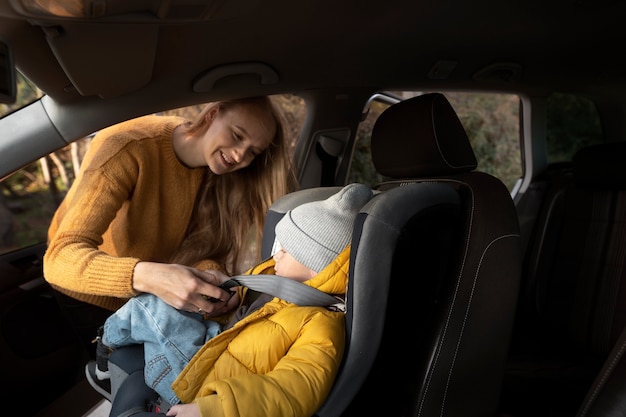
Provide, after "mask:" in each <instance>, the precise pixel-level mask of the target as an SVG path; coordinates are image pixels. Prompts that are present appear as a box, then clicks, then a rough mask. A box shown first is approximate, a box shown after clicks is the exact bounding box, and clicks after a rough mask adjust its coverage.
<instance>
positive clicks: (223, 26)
mask: <svg viewBox="0 0 626 417" xmlns="http://www.w3.org/2000/svg"><path fill="white" fill-rule="evenodd" d="M86 1H90V2H91V3H93V4H96V5H99V7H100V9H98V10H104V12H101V14H103V15H104V16H102V17H99V18H94V19H91V20H80V19H74V20H71V19H68V18H48V17H45V18H44V17H41V16H35V15H32V14H31V15H30V16H27V15H25V14H28V13H25V12H24V11H23V10H24V9H23V7H22V6H21V4H20V3H19V2H18V1H17V0H2V1H1V2H0V38H1V39H3V40H4V41H5V42H7V43H8V44H9V45H10V46H11V47H12V50H13V55H14V58H15V61H16V63H17V67H18V68H19V70H20V71H21V72H22V73H24V74H25V75H26V76H27V77H28V78H29V79H31V80H32V81H34V82H35V83H36V84H37V85H38V86H39V87H40V88H41V89H42V90H43V91H44V92H45V93H47V94H48V95H50V96H51V97H52V98H53V99H54V100H55V101H56V102H58V103H73V102H76V103H80V101H81V100H93V99H94V98H96V99H98V100H100V99H115V98H118V97H125V96H127V95H129V94H130V95H131V96H133V95H134V94H138V96H137V97H138V98H137V99H138V100H140V98H139V97H140V96H142V95H143V99H144V100H145V98H146V97H152V98H153V99H154V100H155V106H162V105H165V103H166V102H167V103H170V104H171V106H172V107H175V106H178V105H183V104H188V103H190V102H192V101H194V100H195V101H197V102H201V101H205V100H206V99H207V98H210V97H220V96H221V95H244V94H246V95H250V94H257V93H258V94H266V93H267V94H271V93H287V92H298V91H306V90H315V89H336V88H345V89H349V88H369V89H371V90H372V91H374V90H378V89H408V88H418V89H422V90H426V89H431V90H434V89H444V88H445V89H466V88H471V89H483V90H500V91H511V92H516V91H526V92H528V93H529V94H544V93H545V91H549V90H550V89H553V88H556V89H563V90H572V91H573V90H579V91H581V92H593V91H604V92H606V91H612V92H613V93H614V94H616V96H622V97H623V96H624V95H625V94H624V93H625V92H626V83H623V81H624V80H626V64H625V62H624V60H623V59H622V57H621V54H620V53H619V51H618V50H616V45H619V43H620V41H623V40H625V39H626V25H624V24H623V18H624V17H625V16H626V13H625V12H626V2H624V1H612V0H580V1H577V0H553V1H545V0H525V1H521V0H514V1H495V0H475V1H466V0H439V1H419V0H408V1H386V2H385V1H360V2H355V1H337V0H332V1H331V0H315V1H310V0H299V1H285V0H272V1H260V0H228V1H226V0H218V1H212V0H171V1H169V2H167V1H165V0H164V1H163V2H159V1H156V0H152V1H151V0H143V1H137V2H127V1H121V0H108V1H106V0H101V1H98V0H86ZM130 3H132V4H136V5H137V7H136V10H137V11H136V12H133V13H121V14H118V13H116V10H115V8H116V7H118V8H120V7H122V8H123V6H124V5H126V8H128V4H130ZM107 7H108V10H109V12H110V13H111V15H109V16H106V10H107V9H106V8H107ZM145 10H150V11H145ZM155 10H157V11H158V10H160V11H161V17H158V16H157V15H156V14H155ZM163 10H165V12H163ZM197 16H200V18H198V17H197ZM616 81H618V82H619V81H622V83H621V85H620V86H619V87H618V88H619V90H616V86H615V84H616ZM546 89H547V90H546Z"/></svg>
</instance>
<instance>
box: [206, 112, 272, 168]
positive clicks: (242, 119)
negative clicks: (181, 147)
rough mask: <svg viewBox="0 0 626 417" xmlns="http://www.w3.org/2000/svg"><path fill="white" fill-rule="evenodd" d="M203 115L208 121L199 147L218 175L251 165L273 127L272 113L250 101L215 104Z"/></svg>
mask: <svg viewBox="0 0 626 417" xmlns="http://www.w3.org/2000/svg"><path fill="white" fill-rule="evenodd" d="M206 117H207V118H209V119H210V124H209V127H208V129H207V130H206V132H205V133H204V137H203V139H202V140H203V147H202V149H203V154H204V159H205V161H206V164H207V165H208V166H209V168H210V169H211V171H212V172H213V173H215V174H217V175H222V174H226V173H229V172H233V171H236V170H238V169H242V168H245V167H247V166H248V165H250V163H251V162H252V161H253V160H254V158H255V157H256V156H257V155H259V154H261V153H262V152H263V151H264V150H265V149H266V148H267V147H268V146H269V144H270V142H271V141H272V138H273V137H274V134H275V131H276V126H275V125H274V121H273V119H272V118H271V116H270V115H269V114H268V113H266V112H265V111H264V110H262V109H261V108H259V107H257V106H255V105H252V104H238V105H236V106H233V107H229V108H223V107H217V108H215V109H213V110H211V111H210V112H209V113H207V115H206Z"/></svg>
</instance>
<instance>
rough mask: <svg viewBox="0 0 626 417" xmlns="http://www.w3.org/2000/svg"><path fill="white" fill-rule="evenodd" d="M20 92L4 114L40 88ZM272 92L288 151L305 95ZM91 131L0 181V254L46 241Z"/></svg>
mask: <svg viewBox="0 0 626 417" xmlns="http://www.w3.org/2000/svg"><path fill="white" fill-rule="evenodd" d="M19 92H21V93H23V96H22V98H21V101H19V102H17V103H16V104H15V105H11V106H4V105H3V107H2V111H3V114H8V113H10V112H11V111H13V110H14V109H16V108H18V107H21V106H23V105H26V104H28V103H30V102H32V101H33V100H36V99H37V98H39V97H41V92H39V91H37V90H32V89H31V88H30V86H29V85H28V83H27V82H26V80H24V79H22V81H21V82H20V84H19ZM274 97H275V101H276V103H277V104H278V105H279V106H280V107H281V108H282V109H283V113H284V115H285V119H286V125H287V128H286V135H287V137H288V140H290V141H291V149H292V151H293V148H294V144H295V141H296V139H297V135H298V133H299V132H300V129H301V127H302V125H303V123H304V117H305V113H306V108H305V104H304V100H302V99H301V98H300V97H297V96H294V95H291V94H286V95H280V96H274ZM201 108H202V106H189V107H184V108H179V109H174V110H170V111H166V112H163V114H178V115H182V116H186V117H193V116H194V115H195V114H197V113H198V112H199V111H200V109H201ZM92 136H93V135H92ZM92 136H89V137H85V138H82V139H80V140H78V141H75V142H73V143H71V144H70V145H68V146H66V147H64V148H62V149H59V150H57V151H55V152H53V153H51V154H49V155H47V156H46V157H44V158H40V159H39V160H38V161H35V162H33V163H32V164H30V165H28V166H26V167H25V168H23V169H21V170H19V171H17V172H16V173H14V174H13V175H11V176H9V177H7V178H5V179H4V180H3V181H2V182H0V185H1V189H2V192H1V193H0V254H2V253H7V252H11V251H13V250H16V249H20V248H25V247H27V246H31V245H35V244H39V243H42V242H45V241H46V239H47V231H48V226H49V224H50V220H51V219H52V216H53V215H54V212H55V210H56V208H57V207H58V205H59V204H60V202H61V201H62V199H63V197H64V195H65V193H66V192H67V190H68V189H69V187H70V185H71V184H72V183H73V181H74V178H76V174H77V173H78V169H79V168H80V164H81V161H82V158H83V156H84V154H85V152H86V151H87V149H88V147H89V144H90V142H91V138H92ZM251 250H255V249H254V245H251ZM245 262H251V261H249V260H247V261H245ZM245 266H247V265H244V266H243V268H244V269H245Z"/></svg>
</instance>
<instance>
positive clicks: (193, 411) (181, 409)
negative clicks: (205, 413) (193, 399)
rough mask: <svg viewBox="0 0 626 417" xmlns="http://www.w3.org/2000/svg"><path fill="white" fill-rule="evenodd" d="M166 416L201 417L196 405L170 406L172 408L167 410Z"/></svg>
mask: <svg viewBox="0 0 626 417" xmlns="http://www.w3.org/2000/svg"><path fill="white" fill-rule="evenodd" d="M166 416H168V417H172V416H177V417H201V415H200V408H199V407H198V404H196V403H191V404H177V405H174V406H172V408H170V409H169V411H168V412H167V414H166Z"/></svg>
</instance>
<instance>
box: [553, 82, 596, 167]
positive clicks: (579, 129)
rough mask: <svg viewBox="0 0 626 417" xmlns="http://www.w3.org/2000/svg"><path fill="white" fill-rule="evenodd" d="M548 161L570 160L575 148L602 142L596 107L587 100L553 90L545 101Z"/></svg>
mask: <svg viewBox="0 0 626 417" xmlns="http://www.w3.org/2000/svg"><path fill="white" fill-rule="evenodd" d="M546 128H547V135H546V151H547V158H548V163H555V162H563V161H570V160H571V159H572V156H573V155H574V153H576V151H577V150H579V149H581V148H583V147H585V146H588V145H593V144H599V143H602V141H603V137H604V134H603V131H602V125H601V123H600V116H599V114H598V110H597V108H596V106H595V104H594V102H592V101H591V100H590V99H588V98H586V97H583V96H579V95H574V94H563V93H555V94H552V95H550V96H549V97H548V100H547V121H546Z"/></svg>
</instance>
